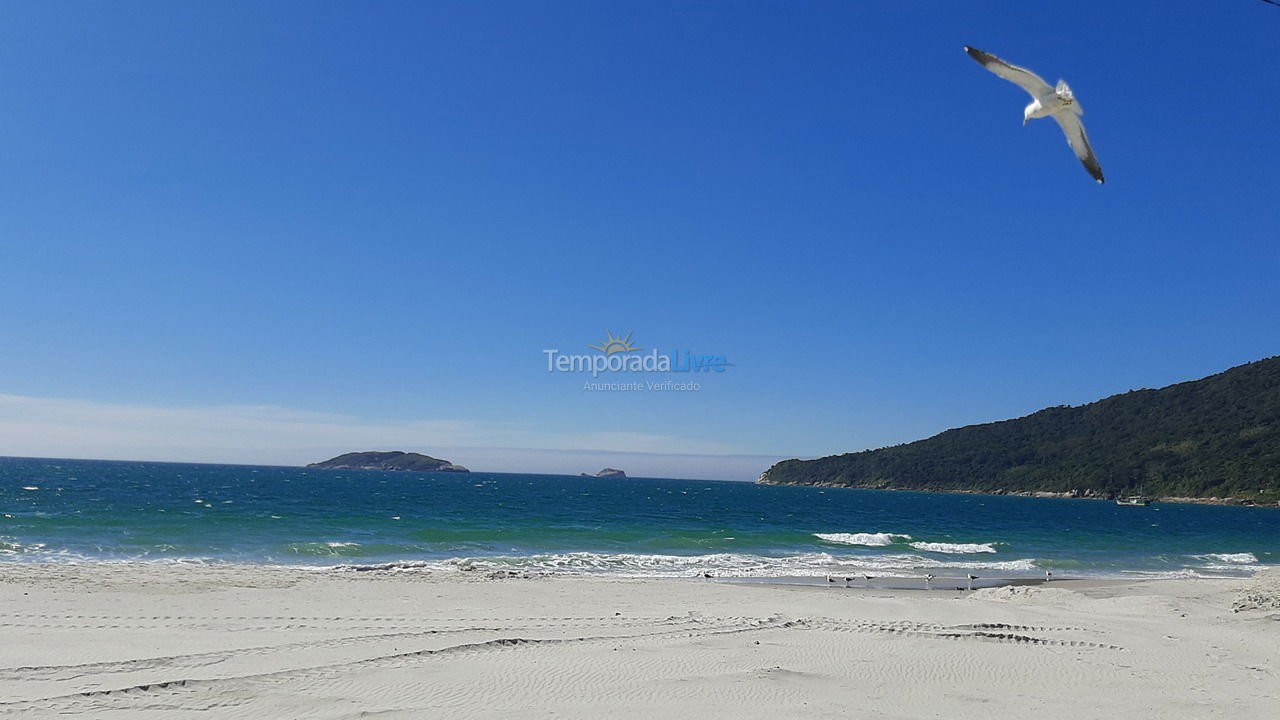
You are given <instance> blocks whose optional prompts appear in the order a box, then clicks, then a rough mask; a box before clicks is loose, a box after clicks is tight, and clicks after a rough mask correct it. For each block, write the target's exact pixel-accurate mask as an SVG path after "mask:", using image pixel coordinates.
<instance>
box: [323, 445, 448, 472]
mask: <svg viewBox="0 0 1280 720" xmlns="http://www.w3.org/2000/svg"><path fill="white" fill-rule="evenodd" d="M307 467H309V468H321V469H324V470H397V471H408V472H463V473H464V472H471V471H470V470H468V469H466V468H464V467H462V466H461V465H454V464H453V463H451V462H449V461H448V460H441V459H440V458H433V457H431V456H430V455H423V454H421V453H413V452H402V451H400V450H393V451H391V452H349V453H344V454H342V455H339V456H338V457H336V458H331V459H329V460H325V461H324V462H318V463H311V464H310V465H307Z"/></svg>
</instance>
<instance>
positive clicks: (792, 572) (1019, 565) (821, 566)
mask: <svg viewBox="0 0 1280 720" xmlns="http://www.w3.org/2000/svg"><path fill="white" fill-rule="evenodd" d="M940 568H952V569H956V570H987V571H993V570H999V571H1008V572H1017V571H1024V572H1026V571H1034V570H1036V569H1037V565H1036V562H1035V560H1034V559H1032V558H1024V559H1020V560H1007V561H997V562H948V561H943V560H938V559H933V558H927V557H924V556H921V555H913V554H899V555H871V556H866V557H845V556H835V555H831V554H829V553H801V554H797V555H785V556H781V557H770V556H765V555H750V554H739V553H713V554H708V555H641V554H634V553H593V552H572V553H555V554H544V555H526V556H495V557H465V558H450V559H448V560H437V561H416V560H415V561H407V562H388V563H371V564H362V565H355V564H347V565H336V566H333V567H332V569H334V570H343V571H370V570H381V571H393V572H394V571H398V572H477V571H478V572H482V573H492V572H525V573H529V574H533V575H601V576H611V577H636V578H641V577H652V578H661V577H666V578H678V577H699V576H701V575H702V574H703V573H710V574H712V575H715V576H717V577H759V578H768V577H821V576H824V575H827V574H836V573H855V572H875V573H878V574H881V575H888V576H893V575H904V576H909V575H913V574H918V573H919V571H921V570H935V569H940Z"/></svg>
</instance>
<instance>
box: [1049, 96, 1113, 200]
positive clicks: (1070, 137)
mask: <svg viewBox="0 0 1280 720" xmlns="http://www.w3.org/2000/svg"><path fill="white" fill-rule="evenodd" d="M1053 119H1054V120H1057V121H1058V125H1060V126H1061V127H1062V132H1063V133H1064V134H1065V135H1066V136H1067V143H1069V144H1070V145H1071V149H1072V150H1075V151H1076V157H1078V158H1080V162H1081V164H1083V165H1084V169H1085V170H1088V171H1089V174H1090V175H1092V176H1093V179H1094V180H1097V181H1098V184H1099V185H1101V184H1102V183H1104V182H1106V181H1105V180H1103V178H1102V166H1101V165H1099V164H1098V157H1097V156H1096V155H1094V154H1093V147H1092V146H1090V145H1089V136H1088V135H1085V134H1084V123H1082V122H1080V118H1078V117H1076V115H1075V113H1073V112H1071V111H1069V110H1068V111H1063V112H1056V113H1054V114H1053Z"/></svg>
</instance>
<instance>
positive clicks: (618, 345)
mask: <svg viewBox="0 0 1280 720" xmlns="http://www.w3.org/2000/svg"><path fill="white" fill-rule="evenodd" d="M588 347H590V348H591V349H592V350H599V351H600V352H602V353H604V354H605V355H613V354H616V353H629V352H635V351H637V350H639V349H640V348H638V347H636V346H635V345H632V344H631V333H627V336H626V337H614V336H613V333H612V332H609V333H605V340H604V342H602V343H600V344H599V345H590V346H588Z"/></svg>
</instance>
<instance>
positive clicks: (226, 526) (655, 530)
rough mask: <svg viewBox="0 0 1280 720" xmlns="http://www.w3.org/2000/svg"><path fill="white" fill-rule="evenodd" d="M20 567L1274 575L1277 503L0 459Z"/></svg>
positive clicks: (6, 549)
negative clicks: (142, 564)
mask: <svg viewBox="0 0 1280 720" xmlns="http://www.w3.org/2000/svg"><path fill="white" fill-rule="evenodd" d="M31 561H35V562H114V561H168V562H250V563H268V564H288V565H306V566H337V565H343V566H355V567H374V566H382V565H387V566H395V567H403V568H406V569H411V568H428V569H441V570H444V569H452V570H456V569H461V568H477V569H486V570H487V569H503V568H516V569H530V570H543V571H549V572H561V573H603V574H615V575H629V576H696V575H699V574H701V573H702V572H713V573H716V574H718V575H739V576H752V577H771V576H795V575H823V574H825V573H828V572H832V573H836V572H854V571H864V572H875V573H877V574H880V575H904V576H906V575H913V574H920V573H923V572H937V571H938V570H943V571H944V572H945V570H946V569H954V570H973V571H976V570H982V571H984V572H985V573H986V574H987V575H988V576H990V575H1001V576H1009V577H1019V576H1028V577H1039V576H1042V575H1043V573H1044V571H1045V570H1046V569H1051V570H1053V571H1054V572H1055V574H1058V575H1062V576H1066V575H1073V576H1078V575H1090V576H1118V575H1124V576H1132V575H1143V576H1148V575H1150V576H1175V575H1206V576H1219V575H1242V574H1247V573H1249V572H1251V571H1253V570H1256V569H1257V568H1259V567H1261V566H1263V565H1270V564H1280V509H1275V508H1248V507H1217V506H1202V505H1172V504H1156V505H1153V506H1151V507H1147V508H1140V507H1137V508H1135V507H1119V506H1116V505H1115V504H1114V503H1110V502H1100V501H1091V500H1058V499H1038V498H1023V497H998V496H978V495H946V494H929V493H908V492H888V491H876V490H837V489H823V488H795V487H769V486H761V485H752V484H748V483H731V482H713V481H701V480H662V479H645V478H627V479H616V480H615V479H599V478H579V477H566V476H558V475H511V474H491V473H471V474H469V475H460V474H447V473H442V474H433V473H392V472H372V471H325V470H310V469H306V468H285V467H249V466H232V465H187V464H170V463H140V462H103V461H86V460H41V459H22V458H0V562H31ZM939 574H940V573H939Z"/></svg>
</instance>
